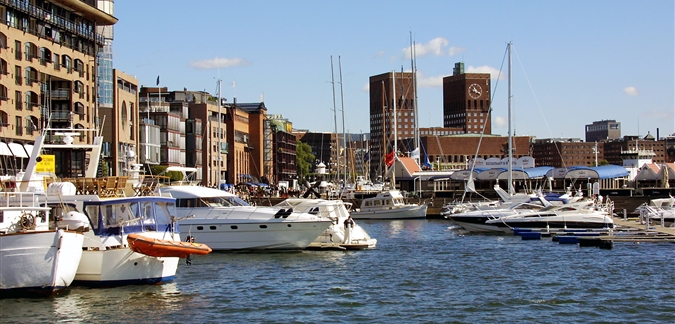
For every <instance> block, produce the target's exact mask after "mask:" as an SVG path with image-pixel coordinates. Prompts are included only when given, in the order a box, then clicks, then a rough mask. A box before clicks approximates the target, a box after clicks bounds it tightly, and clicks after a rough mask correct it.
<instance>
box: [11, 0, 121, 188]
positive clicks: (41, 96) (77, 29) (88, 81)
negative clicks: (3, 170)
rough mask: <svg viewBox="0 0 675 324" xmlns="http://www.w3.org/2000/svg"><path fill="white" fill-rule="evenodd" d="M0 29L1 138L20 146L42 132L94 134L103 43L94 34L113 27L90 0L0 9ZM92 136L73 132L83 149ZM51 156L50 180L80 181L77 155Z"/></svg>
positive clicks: (18, 3) (80, 163)
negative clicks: (52, 174) (53, 168)
mask: <svg viewBox="0 0 675 324" xmlns="http://www.w3.org/2000/svg"><path fill="white" fill-rule="evenodd" d="M0 22H1V24H0V80H2V82H1V83H0V134H1V135H2V137H3V138H4V139H5V140H6V141H7V142H12V143H16V144H20V145H23V144H26V143H28V142H30V141H33V140H34V139H35V136H37V135H38V132H40V131H42V130H43V129H44V128H47V127H54V128H56V127H59V128H64V129H79V130H85V129H91V128H94V127H95V126H98V125H99V122H100V116H99V112H98V110H97V107H96V92H97V84H96V80H97V79H96V57H97V53H98V52H100V51H101V47H102V46H103V45H104V37H103V36H102V35H101V34H100V33H98V32H97V29H96V27H97V26H111V25H114V24H115V23H116V22H117V19H116V18H115V17H113V16H111V15H110V14H107V13H105V12H103V11H101V10H99V9H97V8H96V2H95V1H91V0H90V1H78V0H60V1H48V0H44V1H35V2H33V1H31V2H28V1H0ZM94 136H95V134H94V133H93V132H86V131H81V132H80V135H79V136H76V137H75V141H76V143H88V144H91V143H92V142H93V137H94ZM57 140H59V139H58V138H56V137H54V138H47V139H46V141H47V143H49V142H50V141H57ZM51 153H53V154H54V155H55V158H56V165H57V170H56V173H57V175H61V176H67V177H70V176H78V175H81V174H83V173H84V170H83V167H84V160H85V159H86V156H85V155H86V154H84V153H83V152H51ZM25 154H26V152H25V151H24V152H23V155H25ZM25 162H27V161H21V160H16V161H15V163H13V165H14V167H16V166H18V165H20V164H21V163H25Z"/></svg>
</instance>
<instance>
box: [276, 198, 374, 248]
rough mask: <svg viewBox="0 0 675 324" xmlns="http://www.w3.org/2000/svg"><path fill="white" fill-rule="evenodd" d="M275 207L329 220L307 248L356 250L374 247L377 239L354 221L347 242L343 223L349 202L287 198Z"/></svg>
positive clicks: (347, 213) (346, 216) (347, 214)
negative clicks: (326, 226) (328, 223)
mask: <svg viewBox="0 0 675 324" xmlns="http://www.w3.org/2000/svg"><path fill="white" fill-rule="evenodd" d="M277 207H291V208H293V209H294V210H297V211H303V212H308V213H310V214H314V215H317V216H319V217H322V218H327V219H330V220H331V225H330V226H329V227H328V229H326V230H325V231H324V232H323V233H322V234H321V235H319V237H317V238H316V239H315V240H314V242H312V244H310V246H309V248H314V249H330V248H336V249H346V250H356V249H365V248H375V246H376V245H377V239H374V238H371V237H370V235H368V233H367V232H366V231H365V230H364V229H363V227H361V226H360V225H359V224H356V223H355V224H354V227H353V228H352V229H351V232H350V234H349V236H350V240H349V242H347V241H346V232H345V226H344V223H345V221H346V220H347V218H348V217H349V210H350V209H351V208H350V207H351V204H350V203H345V202H344V201H342V200H326V199H310V198H288V199H286V200H284V201H282V202H281V203H279V204H277Z"/></svg>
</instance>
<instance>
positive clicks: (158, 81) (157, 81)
mask: <svg viewBox="0 0 675 324" xmlns="http://www.w3.org/2000/svg"><path fill="white" fill-rule="evenodd" d="M157 85H159V75H158V76H157Z"/></svg>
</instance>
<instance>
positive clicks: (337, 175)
mask: <svg viewBox="0 0 675 324" xmlns="http://www.w3.org/2000/svg"><path fill="white" fill-rule="evenodd" d="M330 83H331V84H332V85H333V120H334V121H335V162H336V164H335V180H336V181H337V180H339V179H340V134H339V133H338V125H337V106H336V105H335V76H334V73H333V55H331V56H330Z"/></svg>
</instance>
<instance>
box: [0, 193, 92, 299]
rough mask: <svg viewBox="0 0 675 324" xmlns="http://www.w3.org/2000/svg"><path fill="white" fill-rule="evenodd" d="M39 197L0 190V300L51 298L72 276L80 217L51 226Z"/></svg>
mask: <svg viewBox="0 0 675 324" xmlns="http://www.w3.org/2000/svg"><path fill="white" fill-rule="evenodd" d="M40 196H42V197H40ZM40 198H42V199H44V195H38V194H36V193H34V192H0V296H2V297H18V296H39V295H51V294H53V293H57V292H59V291H61V290H63V289H65V288H67V287H68V286H70V284H71V283H72V282H73V279H74V278H75V273H76V271H77V267H78V265H79V263H80V258H81V257H82V241H83V240H84V235H83V234H82V231H83V230H85V229H86V226H85V224H84V223H83V222H82V221H83V220H86V218H82V217H79V218H78V217H77V216H81V215H71V217H69V219H70V220H71V221H76V222H70V223H62V224H61V225H62V227H58V228H57V227H55V226H54V224H53V223H51V217H50V213H49V208H46V207H41V206H40V201H39V200H40ZM78 221H79V223H77V222H78ZM68 225H72V227H69V226H68Z"/></svg>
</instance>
